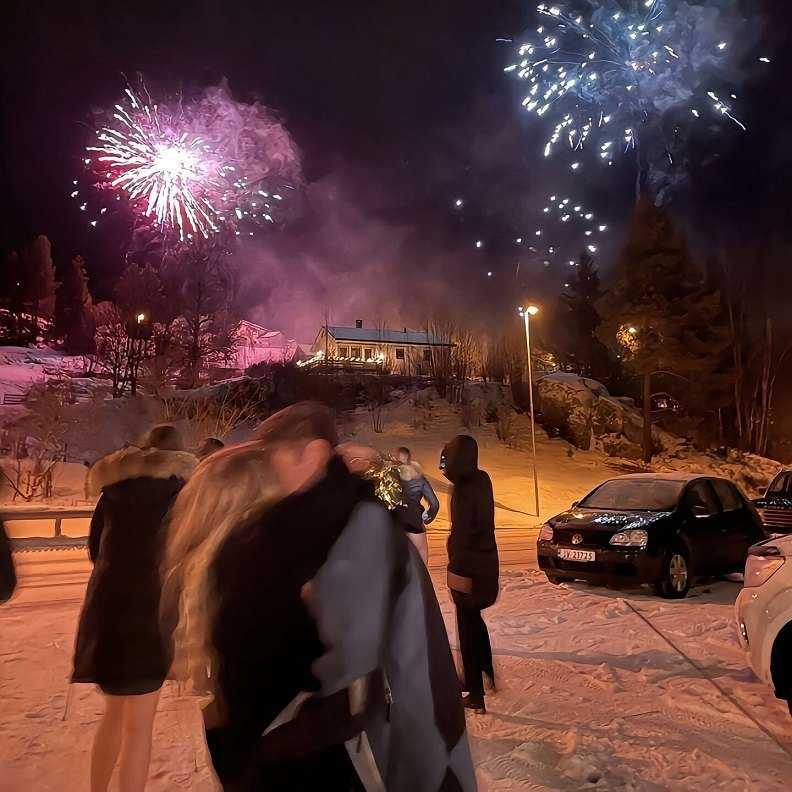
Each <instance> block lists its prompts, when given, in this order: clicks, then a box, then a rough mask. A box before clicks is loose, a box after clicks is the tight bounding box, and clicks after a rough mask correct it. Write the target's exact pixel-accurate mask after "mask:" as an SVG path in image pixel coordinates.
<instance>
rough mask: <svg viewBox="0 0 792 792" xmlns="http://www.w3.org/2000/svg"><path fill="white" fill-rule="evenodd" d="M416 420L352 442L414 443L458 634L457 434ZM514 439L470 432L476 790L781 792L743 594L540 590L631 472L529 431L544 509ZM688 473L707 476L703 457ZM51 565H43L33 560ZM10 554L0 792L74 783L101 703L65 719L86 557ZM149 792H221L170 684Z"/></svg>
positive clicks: (91, 695) (785, 778)
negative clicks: (480, 542)
mask: <svg viewBox="0 0 792 792" xmlns="http://www.w3.org/2000/svg"><path fill="white" fill-rule="evenodd" d="M413 421H414V410H413V409H412V408H411V407H410V406H409V404H408V402H407V400H405V401H404V402H401V403H399V404H395V405H392V406H390V407H388V408H387V412H386V416H385V427H384V429H385V431H384V432H383V433H374V432H373V431H372V429H371V424H370V418H369V415H368V413H367V412H366V411H365V410H361V411H359V412H358V413H356V414H355V415H354V416H352V417H351V419H350V420H349V421H348V422H347V424H346V426H345V433H346V435H347V436H349V437H354V439H356V440H359V441H363V442H368V443H370V444H372V445H375V446H376V447H378V448H380V449H381V450H389V449H394V448H395V447H397V446H399V445H408V446H410V447H411V448H412V449H413V452H414V455H415V456H416V457H417V459H418V460H419V461H420V462H421V463H422V464H423V465H424V467H425V469H426V472H427V473H428V475H429V476H430V478H431V479H432V482H433V484H434V485H435V487H436V489H437V491H438V494H439V495H440V498H441V502H442V504H443V508H442V511H441V516H440V517H439V518H438V520H437V521H436V523H435V524H434V525H433V531H432V535H431V545H432V557H431V560H430V567H431V568H432V571H433V578H434V581H435V587H436V590H437V592H438V596H439V598H440V600H441V604H442V606H443V611H444V614H445V616H446V620H447V625H448V628H449V634H450V635H451V636H452V642H455V640H456V638H455V630H454V627H453V613H452V608H451V606H450V603H449V601H448V597H447V592H446V589H445V585H444V581H443V573H442V567H443V562H444V558H443V551H442V544H443V540H444V537H445V533H446V531H447V528H448V524H447V520H446V514H447V504H446V495H447V488H446V486H445V484H444V482H443V480H442V479H441V477H440V476H439V471H438V470H437V462H438V459H439V455H440V451H441V449H442V446H443V444H444V443H445V442H447V441H448V440H449V439H450V438H451V437H453V436H454V435H455V434H457V433H458V432H460V431H465V432H467V431H468V430H465V429H463V427H462V426H461V423H460V418H459V415H458V414H457V413H456V412H454V410H452V409H451V408H450V407H448V405H447V404H444V403H439V404H438V405H437V406H436V408H435V409H434V410H433V412H432V416H431V421H430V422H429V424H428V426H427V428H425V429H424V428H415V427H414V426H413ZM517 429H518V435H517V437H516V439H515V441H514V443H513V446H514V447H507V446H506V445H505V444H504V443H502V442H500V441H499V440H498V439H497V438H496V437H495V431H494V427H493V426H492V425H486V424H485V425H483V426H481V427H477V428H476V429H474V430H473V431H472V434H474V435H476V437H477V438H478V440H479V444H480V448H481V464H482V466H483V467H484V468H485V469H487V470H488V471H489V472H490V473H491V475H492V477H493V482H494V489H495V497H496V502H497V525H498V532H499V543H500V545H501V548H502V557H503V559H504V561H505V562H506V564H507V565H508V569H506V570H505V571H504V575H503V589H502V595H501V598H500V600H499V602H498V603H497V605H495V606H494V607H493V608H492V609H491V610H490V611H488V613H487V621H488V623H489V624H490V628H491V632H492V638H493V648H494V651H495V655H496V660H495V663H496V670H497V674H498V678H499V690H498V692H497V693H495V694H494V695H492V696H490V697H489V699H488V708H489V712H488V714H487V715H485V716H481V717H476V716H473V717H471V719H470V720H469V722H468V723H469V729H470V734H471V739H472V744H473V751H474V756H475V760H476V765H477V768H478V775H479V780H480V788H481V789H482V790H518V789H519V790H570V792H571V791H572V790H583V789H602V790H608V792H611V791H614V792H619V791H620V790H625V792H628V791H632V790H634V791H636V792H641V791H642V790H647V792H654V791H655V790H679V791H680V792H682V790H698V789H709V788H711V789H717V790H719V792H720V790H726V791H727V792H731V791H732V790H734V791H735V792H736V791H737V790H751V791H753V790H756V791H757V792H759V791H761V792H772V791H773V790H782V789H788V788H789V778H790V777H792V718H790V716H789V714H788V712H787V710H786V707H785V705H783V704H782V703H781V702H779V701H777V700H776V699H775V698H774V697H773V695H772V692H771V691H770V690H768V689H767V688H765V686H764V685H762V684H761V683H760V682H758V681H756V680H755V679H754V678H753V676H752V674H751V672H750V671H749V670H748V669H747V666H746V662H745V659H744V657H743V655H742V653H741V651H740V649H739V646H738V644H737V640H736V636H735V631H734V623H733V615H732V605H733V601H734V598H735V597H736V595H737V592H738V590H739V586H738V585H737V584H735V583H728V582H718V583H715V584H712V585H711V586H705V587H697V588H695V589H694V590H693V592H692V595H691V596H690V597H689V598H688V599H687V600H684V601H681V602H666V601H663V600H658V599H655V598H653V597H650V596H649V595H648V592H645V591H637V592H614V591H610V590H607V589H601V588H595V587H590V586H586V585H583V584H574V585H569V586H561V587H554V586H551V585H550V584H548V583H547V581H546V580H545V578H544V575H542V574H541V573H539V572H538V570H537V569H536V564H535V537H536V530H537V526H538V525H539V524H540V522H541V521H542V520H544V519H545V518H546V517H548V516H550V515H552V514H555V513H557V512H559V511H561V510H562V509H565V508H567V507H568V506H569V504H570V503H571V502H572V501H574V500H577V499H579V498H580V497H581V496H582V495H583V494H584V493H585V492H587V491H588V490H589V489H591V488H592V487H593V486H595V485H596V484H597V483H599V482H601V481H602V480H604V479H606V478H608V477H611V476H614V475H619V474H620V473H623V472H628V470H629V469H630V468H629V466H628V465H627V464H626V463H620V462H619V461H618V460H614V459H611V458H608V457H606V456H604V455H602V454H600V453H598V452H594V451H591V452H583V451H576V450H573V449H572V448H571V447H570V446H569V445H568V444H567V443H565V442H564V441H561V440H550V439H548V438H547V437H546V435H545V434H544V433H543V432H540V433H539V435H538V462H539V482H540V513H541V517H537V516H536V515H535V514H533V482H532V478H531V456H530V454H529V453H528V451H527V448H528V422H527V420H526V419H525V418H524V417H522V416H520V417H518V425H517ZM679 464H681V465H682V464H684V465H686V464H692V463H690V462H686V461H685V460H681V461H679ZM696 464H700V465H701V469H702V470H705V469H706V466H708V465H710V464H711V460H710V459H709V458H704V457H701V458H700V462H696ZM45 556H46V557H48V562H47V564H43V563H41V562H40V560H39V561H36V563H31V559H33V558H34V557H35V558H38V559H41V558H42V557H45ZM19 558H20V560H21V561H23V564H22V565H21V566H22V569H21V576H22V585H23V586H24V587H25V588H23V590H22V591H21V592H20V593H19V594H18V595H17V597H16V598H15V599H14V600H12V602H11V603H9V604H8V605H6V606H3V607H0V636H2V640H1V641H0V792H20V791H21V790H25V791H26V790H36V792H49V791H50V790H52V792H55V790H57V791H58V792H60V791H61V790H73V789H74V790H77V789H82V788H85V780H86V778H87V772H88V761H89V751H90V742H91V737H92V734H93V731H94V728H95V726H96V723H97V721H98V719H99V716H100V711H101V704H100V699H99V697H98V696H97V694H96V693H95V692H94V691H93V689H92V688H91V687H90V686H84V685H81V686H75V687H74V688H73V689H72V694H71V698H70V700H69V706H68V711H67V697H68V690H69V688H68V686H67V680H68V675H69V672H70V664H71V652H72V644H73V640H74V631H75V627H76V621H77V616H78V613H79V607H80V600H81V597H82V591H83V589H84V584H85V578H86V575H87V572H88V568H89V567H88V563H87V560H86V559H85V557H84V553H82V551H68V552H67V551H58V552H57V553H55V552H52V553H46V554H43V553H38V554H32V553H26V554H24V555H23V556H20V557H19ZM64 716H65V717H64ZM149 789H150V790H151V792H166V790H167V791H168V792H170V790H174V789H190V790H196V791H199V792H208V791H209V790H213V789H215V787H214V785H213V781H212V778H211V774H210V771H209V769H208V767H207V759H206V754H205V751H204V749H203V745H202V739H201V735H200V729H199V712H198V705H197V703H196V702H195V701H194V700H192V699H189V698H182V697H180V696H179V695H178V691H177V690H176V688H175V687H172V686H171V685H170V684H169V685H166V687H165V689H164V691H163V696H162V700H161V704H160V714H159V716H158V719H157V723H156V735H155V745H154V754H153V760H152V776H151V781H150V785H149Z"/></svg>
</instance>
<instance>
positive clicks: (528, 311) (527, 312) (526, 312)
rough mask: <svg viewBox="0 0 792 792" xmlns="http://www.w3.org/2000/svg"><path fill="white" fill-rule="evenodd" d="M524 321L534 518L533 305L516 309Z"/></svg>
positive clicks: (536, 488)
mask: <svg viewBox="0 0 792 792" xmlns="http://www.w3.org/2000/svg"><path fill="white" fill-rule="evenodd" d="M517 310H518V311H519V314H520V316H522V317H523V319H524V320H525V345H526V348H527V350H528V406H529V407H530V409H531V451H532V452H533V479H534V499H535V501H536V516H537V517H538V516H539V476H538V474H537V472H536V426H535V423H534V403H533V372H532V369H531V317H532V316H536V314H538V313H539V308H538V307H537V306H535V305H528V306H525V307H520V308H518V309H517Z"/></svg>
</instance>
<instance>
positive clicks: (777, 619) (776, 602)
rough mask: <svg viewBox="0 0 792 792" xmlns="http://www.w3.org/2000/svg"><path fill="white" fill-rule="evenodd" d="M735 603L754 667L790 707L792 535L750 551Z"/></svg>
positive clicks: (741, 635) (742, 640)
mask: <svg viewBox="0 0 792 792" xmlns="http://www.w3.org/2000/svg"><path fill="white" fill-rule="evenodd" d="M734 608H735V615H736V617H737V636H738V638H739V640H740V645H741V646H742V647H743V649H745V651H746V653H747V655H748V662H749V663H750V665H751V668H752V669H753V671H754V673H755V674H756V676H757V677H759V679H761V680H762V681H763V682H765V683H767V684H768V685H772V687H773V689H774V690H775V694H776V696H778V698H780V699H784V700H785V701H786V702H787V703H789V704H790V712H792V536H790V535H787V536H777V537H775V538H772V539H767V540H766V541H764V542H760V543H759V544H757V545H754V546H753V547H752V548H751V549H750V550H749V551H748V559H747V561H746V562H745V587H744V588H743V590H742V591H741V592H740V595H739V596H738V597H737V602H736V603H735V605H734Z"/></svg>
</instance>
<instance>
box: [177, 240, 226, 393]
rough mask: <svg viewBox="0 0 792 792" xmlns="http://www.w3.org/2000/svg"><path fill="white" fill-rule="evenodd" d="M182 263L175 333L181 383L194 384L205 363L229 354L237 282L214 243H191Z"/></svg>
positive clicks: (220, 360) (222, 360)
mask: <svg viewBox="0 0 792 792" xmlns="http://www.w3.org/2000/svg"><path fill="white" fill-rule="evenodd" d="M182 265H183V268H182V273H183V282H182V291H181V294H182V314H181V317H180V318H179V319H178V320H177V321H176V329H175V334H176V338H177V343H178V344H179V346H180V347H181V350H182V353H183V359H184V368H183V372H182V374H183V378H184V383H185V385H186V386H188V387H195V386H196V385H197V384H198V381H199V379H200V376H201V373H202V372H203V371H204V370H205V368H206V367H207V366H209V365H222V364H227V363H228V361H229V360H230V359H231V357H232V356H233V352H234V347H235V343H236V331H237V328H238V327H239V318H238V316H237V314H236V310H235V299H236V291H237V283H236V278H235V276H234V273H233V271H232V269H231V267H230V264H229V263H228V259H227V256H226V255H225V251H224V250H223V249H222V248H221V247H220V246H219V245H217V244H213V243H205V244H201V245H194V246H191V247H190V248H189V249H187V250H186V251H185V252H184V254H183V262H182Z"/></svg>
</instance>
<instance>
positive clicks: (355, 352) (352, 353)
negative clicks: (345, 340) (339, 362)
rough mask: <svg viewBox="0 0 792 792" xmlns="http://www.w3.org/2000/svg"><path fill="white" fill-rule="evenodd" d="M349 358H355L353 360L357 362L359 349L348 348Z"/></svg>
mask: <svg viewBox="0 0 792 792" xmlns="http://www.w3.org/2000/svg"><path fill="white" fill-rule="evenodd" d="M349 357H351V358H355V360H357V359H358V358H359V357H360V347H350V348H349Z"/></svg>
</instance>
